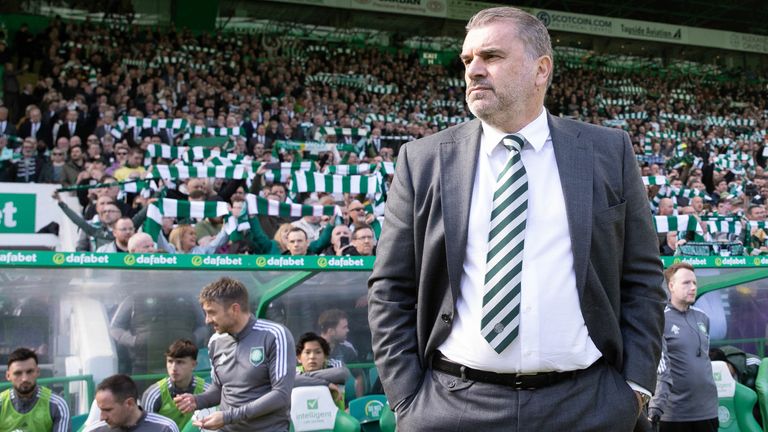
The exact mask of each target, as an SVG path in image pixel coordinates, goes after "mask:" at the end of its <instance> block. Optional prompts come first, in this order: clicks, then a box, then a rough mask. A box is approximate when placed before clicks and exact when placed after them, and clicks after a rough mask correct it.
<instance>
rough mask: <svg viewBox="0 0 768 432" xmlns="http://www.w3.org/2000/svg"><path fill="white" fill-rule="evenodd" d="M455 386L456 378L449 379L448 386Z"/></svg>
mask: <svg viewBox="0 0 768 432" xmlns="http://www.w3.org/2000/svg"><path fill="white" fill-rule="evenodd" d="M454 387H456V380H455V379H452V380H450V381H448V388H454Z"/></svg>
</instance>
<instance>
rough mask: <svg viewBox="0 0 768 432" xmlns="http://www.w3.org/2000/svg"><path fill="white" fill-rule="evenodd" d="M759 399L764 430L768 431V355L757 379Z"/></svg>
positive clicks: (758, 371)
mask: <svg viewBox="0 0 768 432" xmlns="http://www.w3.org/2000/svg"><path fill="white" fill-rule="evenodd" d="M755 389H756V390H757V400H758V404H759V406H760V415H761V416H763V432H768V357H766V358H764V359H763V362H762V363H760V369H758V370H757V379H755Z"/></svg>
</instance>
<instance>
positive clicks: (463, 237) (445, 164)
mask: <svg viewBox="0 0 768 432" xmlns="http://www.w3.org/2000/svg"><path fill="white" fill-rule="evenodd" d="M480 131H481V128H480V120H473V121H471V122H469V123H467V124H465V125H464V126H463V127H460V128H458V129H456V132H455V133H454V135H453V138H454V140H453V141H446V142H442V143H440V191H441V194H440V200H441V203H442V209H443V225H444V227H443V228H444V230H445V246H446V258H447V261H448V263H447V264H448V279H449V281H450V284H451V293H452V294H453V298H454V299H456V298H457V297H458V295H459V284H460V282H461V272H462V266H463V264H464V254H465V252H466V249H467V228H468V224H469V206H470V203H471V200H472V185H473V183H474V178H475V169H476V168H477V154H478V151H479V149H480Z"/></svg>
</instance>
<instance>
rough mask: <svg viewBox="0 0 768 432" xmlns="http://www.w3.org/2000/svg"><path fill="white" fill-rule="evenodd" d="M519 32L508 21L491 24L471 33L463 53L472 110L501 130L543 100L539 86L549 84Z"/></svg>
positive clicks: (462, 57) (469, 103)
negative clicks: (540, 99) (533, 104)
mask: <svg viewBox="0 0 768 432" xmlns="http://www.w3.org/2000/svg"><path fill="white" fill-rule="evenodd" d="M517 33H518V31H517V29H516V26H515V25H514V24H511V23H510V22H508V21H500V22H494V23H490V24H488V25H485V26H483V27H479V28H476V29H472V30H470V31H469V32H467V36H466V38H465V39H464V46H463V48H462V51H461V59H462V62H463V63H464V67H465V74H464V79H465V81H466V83H467V91H466V99H467V104H468V105H469V109H470V111H472V113H473V114H475V115H476V116H477V117H479V118H481V119H483V120H485V121H486V122H488V123H490V124H491V125H493V126H497V127H503V126H504V125H505V124H506V121H505V119H507V118H520V117H521V116H523V115H525V114H526V111H527V109H526V108H527V107H528V106H530V104H531V101H536V100H538V99H539V97H537V96H536V95H535V87H536V85H545V84H546V77H543V78H542V77H541V76H538V75H537V69H538V64H537V62H536V61H533V60H531V59H529V58H528V56H527V54H526V52H525V47H524V45H523V42H522V41H521V40H520V39H519V38H518V37H517ZM542 79H543V81H542Z"/></svg>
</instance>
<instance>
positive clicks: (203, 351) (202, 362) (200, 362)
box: [195, 348, 211, 371]
mask: <svg viewBox="0 0 768 432" xmlns="http://www.w3.org/2000/svg"><path fill="white" fill-rule="evenodd" d="M210 369H211V358H210V357H208V348H200V349H199V350H197V367H195V370H196V371H206V370H210Z"/></svg>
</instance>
